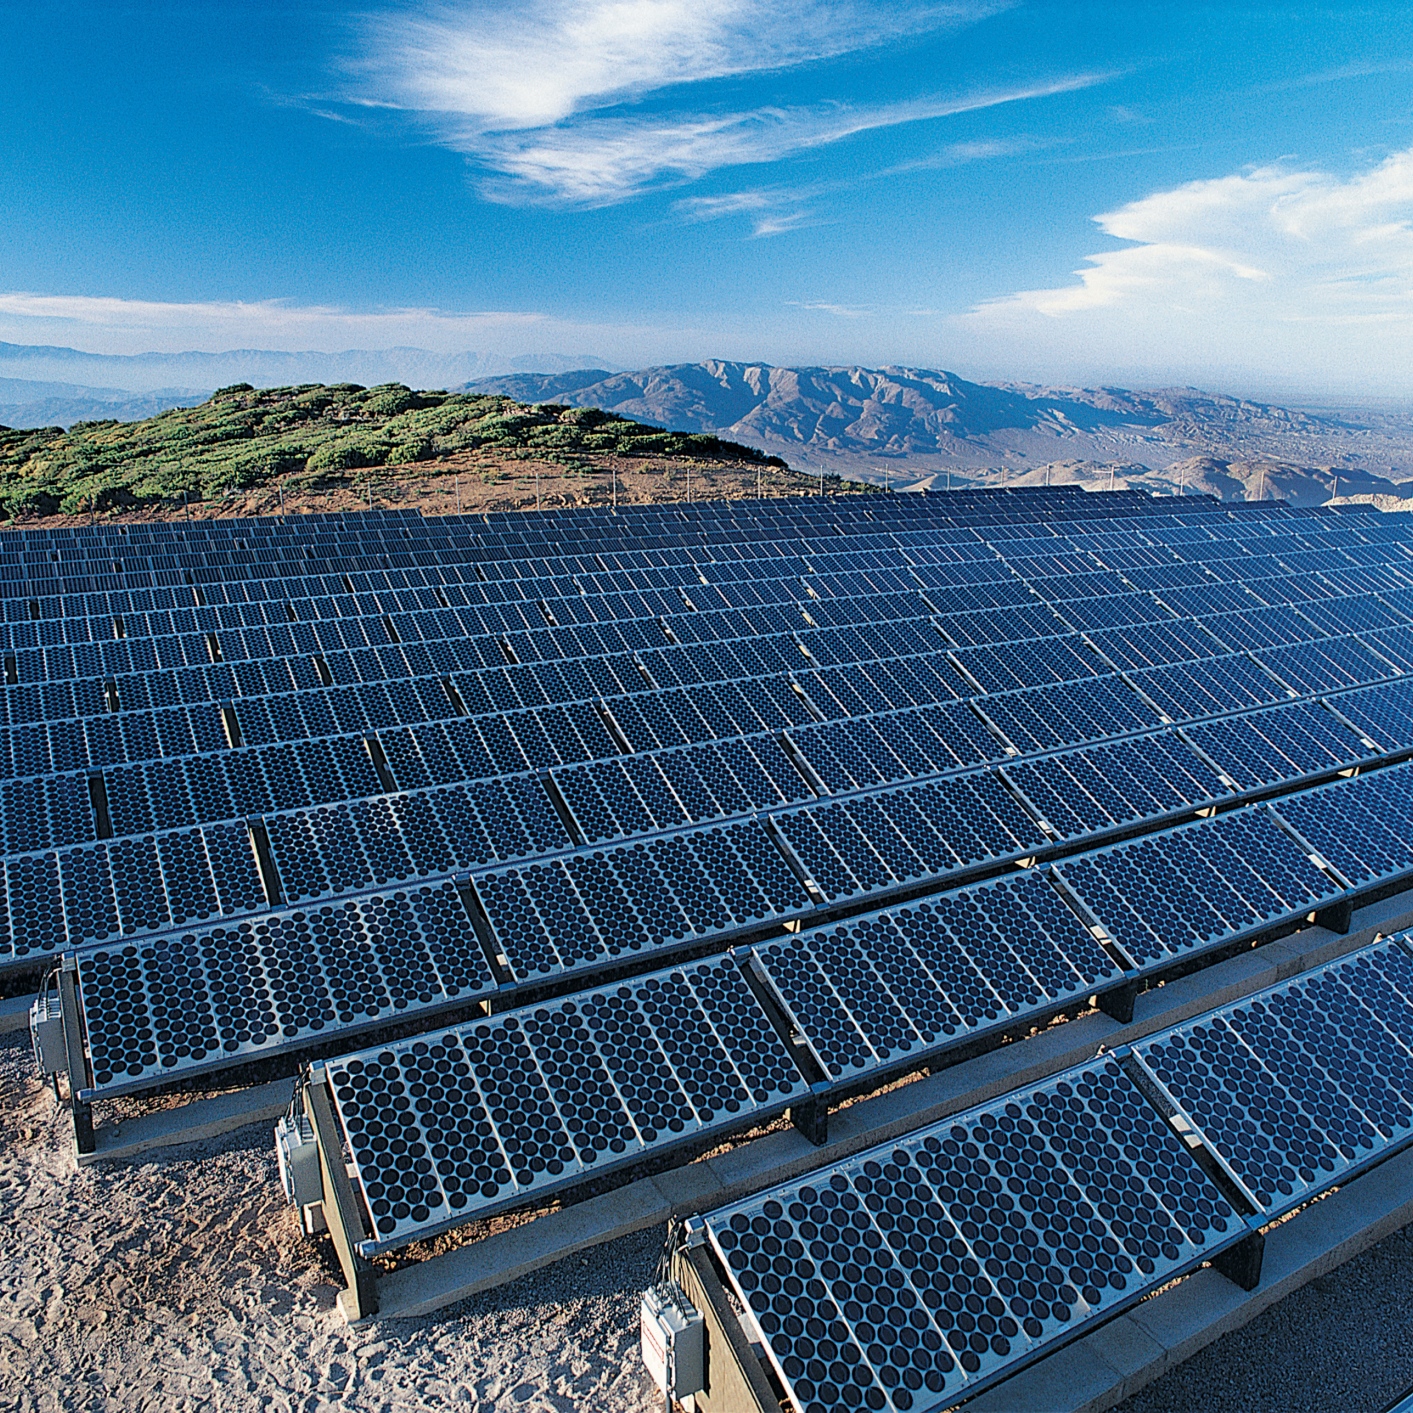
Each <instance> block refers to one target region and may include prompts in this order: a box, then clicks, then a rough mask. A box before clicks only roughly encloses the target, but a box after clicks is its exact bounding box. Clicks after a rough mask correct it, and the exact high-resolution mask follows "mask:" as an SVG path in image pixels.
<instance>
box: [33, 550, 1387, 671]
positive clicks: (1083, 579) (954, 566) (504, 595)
mask: <svg viewBox="0 0 1413 1413" xmlns="http://www.w3.org/2000/svg"><path fill="white" fill-rule="evenodd" d="M890 538H892V539H904V538H907V537H899V536H892V537H890ZM1291 542H1293V543H1294V544H1296V545H1298V546H1301V547H1304V546H1308V545H1310V544H1312V543H1316V541H1313V540H1312V539H1311V538H1310V537H1308V536H1296V537H1291V540H1289V541H1285V540H1283V541H1281V542H1279V543H1281V544H1283V545H1284V544H1287V543H1291ZM852 543H853V541H852V540H850V539H847V538H844V539H841V540H839V541H837V542H836V545H835V547H834V548H832V549H831V550H830V551H829V552H828V553H827V554H825V555H821V556H819V557H818V558H817V559H812V560H801V559H799V558H797V557H791V558H788V559H776V560H773V561H772V560H759V561H749V562H740V561H737V562H734V563H732V564H729V565H728V566H726V572H724V573H723V572H722V566H719V565H716V564H713V563H711V562H707V563H705V564H702V563H698V562H694V561H692V560H691V559H690V558H688V557H686V556H685V555H684V556H682V558H683V559H684V561H685V562H684V563H683V564H682V566H681V571H682V578H680V579H677V580H676V581H675V582H672V581H669V582H668V583H667V584H663V585H661V586H660V588H663V589H671V590H674V591H676V592H675V593H673V594H668V595H662V594H659V595H658V598H657V599H656V600H655V601H654V603H655V607H653V608H652V609H647V610H645V608H644V607H643V606H642V605H641V598H642V595H643V594H644V593H645V592H652V591H650V590H644V589H643V588H641V587H639V588H636V589H634V590H633V593H634V594H636V596H637V598H638V600H639V606H638V607H637V608H636V609H635V608H633V607H632V605H631V603H629V604H625V605H621V606H618V607H617V608H615V607H614V605H613V600H614V598H615V597H622V591H621V590H604V589H603V588H601V587H600V586H599V585H598V584H596V583H595V582H594V578H595V577H597V578H602V577H604V576H603V575H598V576H590V575H585V574H584V570H585V568H586V566H585V565H582V564H579V563H577V562H575V563H572V564H569V565H566V567H565V570H566V572H562V573H560V574H558V575H555V576H552V577H544V578H536V579H534V580H531V581H529V582H528V583H527V582H526V581H524V580H519V579H517V580H505V581H500V582H498V583H482V582H479V581H476V582H471V583H452V584H447V585H442V586H438V588H437V590H436V591H431V590H428V591H424V592H423V593H422V594H421V595H420V601H414V602H413V603H411V604H408V605H407V607H408V608H409V609H412V608H436V607H457V606H463V607H464V606H469V607H472V608H475V607H476V606H478V605H479V606H484V607H485V608H486V609H489V608H491V607H494V606H497V605H498V604H504V605H507V606H508V607H507V608H504V609H502V612H503V613H504V612H507V611H509V609H511V608H513V607H514V606H515V605H517V604H521V605H527V611H528V612H529V613H530V614H531V617H530V618H529V619H528V620H526V619H524V618H523V617H522V618H519V619H517V618H515V617H510V618H506V617H501V618H500V619H499V620H498V621H495V622H493V623H492V624H491V625H490V626H491V627H492V628H494V629H515V628H520V627H524V626H526V623H527V622H528V623H529V624H530V625H531V626H543V622H544V605H545V604H557V605H559V607H560V609H561V611H562V612H563V613H567V614H569V615H570V616H571V617H572V616H574V613H575V611H576V608H577V609H582V608H583V607H585V605H584V603H583V602H582V601H583V600H585V599H588V600H589V604H588V605H587V606H588V607H590V608H596V607H604V608H605V612H606V614H607V616H611V617H624V616H643V614H644V612H645V611H649V612H668V613H680V612H682V611H684V609H685V604H684V603H683V602H682V600H681V591H683V590H687V589H689V588H694V589H695V590H696V592H697V594H698V596H699V597H700V596H701V592H702V590H703V589H704V588H706V589H709V588H713V587H714V588H716V589H718V590H720V589H721V588H723V587H724V586H727V585H731V584H737V583H740V582H741V581H742V580H743V579H747V578H749V579H750V580H752V581H754V582H755V585H760V584H767V585H769V586H770V587H771V589H772V599H773V600H775V601H786V600H792V599H795V598H798V597H801V596H802V593H801V591H802V590H804V589H805V588H806V587H807V586H808V587H813V588H815V590H816V592H818V585H819V584H827V582H828V576H829V575H830V573H831V572H833V571H835V570H840V569H844V568H845V567H846V566H847V565H849V564H850V563H855V562H857V560H858V558H859V555H858V552H857V551H856V550H853V549H847V548H845V547H846V546H850V545H852ZM890 548H892V549H893V550H894V552H895V554H896V553H897V551H898V549H899V546H892V547H890ZM1401 550H1402V547H1401V546H1398V545H1380V546H1368V547H1366V557H1368V558H1369V559H1370V560H1371V562H1381V561H1383V560H1386V559H1388V558H1389V557H1390V556H1392V557H1393V558H1394V559H1395V560H1397V559H1398V558H1399V556H1400V552H1401ZM968 553H969V555H971V556H972V557H970V558H968V559H966V560H965V561H964V562H961V563H955V562H953V563H948V564H945V565H942V566H933V567H934V568H938V567H941V568H947V569H950V570H953V571H955V572H954V574H953V576H952V579H953V580H955V581H958V582H960V581H963V580H972V581H976V582H982V581H986V580H1001V579H1006V578H1008V577H1010V576H1011V574H1012V573H1013V572H1014V573H1016V574H1019V575H1021V576H1022V577H1024V578H1027V579H1037V581H1038V587H1039V589H1040V591H1041V592H1042V593H1043V595H1044V597H1046V598H1049V599H1056V598H1066V597H1068V598H1075V597H1085V596H1094V595H1095V594H1097V593H1101V592H1105V591H1107V590H1109V589H1112V588H1115V587H1121V586H1118V584H1117V581H1116V580H1115V579H1114V577H1113V573H1112V568H1117V567H1121V565H1118V564H1116V565H1114V566H1112V567H1111V569H1110V570H1108V571H1106V570H1105V569H1104V568H1103V564H1104V562H1106V561H1109V560H1112V559H1132V558H1133V557H1134V555H1133V552H1132V551H1130V552H1129V553H1128V554H1126V555H1123V556H1118V555H1116V554H1114V553H1113V552H1104V554H1103V555H1102V557H1100V556H1094V555H1087V556H1085V557H1084V558H1083V560H1082V562H1081V564H1080V565H1079V568H1081V569H1082V570H1083V571H1084V572H1078V573H1073V572H1065V573H1062V572H1059V571H1060V570H1062V569H1067V568H1069V567H1070V566H1069V565H1068V564H1067V563H1066V564H1058V563H1057V561H1056V560H1054V559H1053V558H1044V559H1036V558H1033V557H1032V558H1025V559H1013V560H1010V561H1009V562H1008V561H1006V560H1005V559H1002V558H997V557H996V551H995V549H994V547H988V546H984V545H977V546H976V547H975V548H974V550H970V551H968ZM1176 553H1177V552H1176V551H1172V552H1169V561H1170V562H1168V563H1165V564H1159V565H1157V566H1151V565H1150V566H1146V568H1147V570H1148V572H1146V573H1145V572H1144V569H1145V566H1139V567H1137V568H1134V569H1133V573H1134V575H1136V576H1137V579H1136V580H1135V582H1136V583H1137V586H1138V587H1145V588H1146V587H1154V588H1157V587H1169V588H1180V587H1182V586H1183V584H1184V583H1192V582H1196V583H1201V582H1204V581H1206V582H1208V583H1209V584H1210V583H1212V582H1215V580H1214V579H1213V578H1212V573H1211V572H1209V571H1207V570H1205V569H1203V570H1199V571H1198V573H1197V576H1196V578H1195V579H1194V578H1193V577H1192V576H1191V575H1187V576H1184V575H1181V574H1175V573H1174V571H1175V570H1180V569H1181V568H1182V567H1183V566H1182V565H1181V564H1180V563H1179V562H1178V561H1177V560H1176V558H1174V557H1173V556H1175V555H1176ZM1204 553H1205V551H1204ZM903 554H904V556H905V557H906V558H908V559H913V558H915V559H917V560H919V561H921V562H922V563H921V565H919V566H917V567H926V560H927V558H929V556H927V555H926V554H925V553H924V552H922V551H919V550H918V549H917V548H916V547H914V548H913V550H911V551H908V550H907V549H906V548H904V549H903ZM1353 555H1354V551H1353V550H1338V551H1336V550H1326V551H1321V552H1319V553H1318V554H1316V555H1315V556H1314V558H1315V559H1317V560H1319V561H1320V563H1319V564H1318V566H1317V565H1315V564H1309V565H1302V566H1301V572H1305V571H1307V570H1308V571H1311V572H1313V570H1314V568H1316V567H1321V568H1327V569H1331V570H1339V569H1344V570H1347V569H1350V568H1353V567H1358V566H1357V564H1356V562H1355V560H1354V559H1353V558H1352V556H1353ZM955 556H956V552H955V551H949V554H948V556H947V557H948V559H949V560H955ZM1291 557H1292V558H1293V557H1294V556H1291ZM1306 557H1307V558H1309V557H1310V555H1309V552H1308V551H1306ZM587 567H589V568H593V567H594V565H593V562H592V561H591V562H590V564H589V566H587ZM1190 567H1193V568H1195V566H1190ZM1232 567H1233V566H1232V563H1231V561H1226V562H1225V574H1226V576H1227V577H1230V575H1231V572H1232ZM704 571H710V572H704ZM767 571H770V572H767ZM962 571H965V572H964V573H963V572H962ZM915 572H916V570H915ZM1284 572H1287V571H1286V569H1285V566H1284V564H1283V563H1282V561H1279V560H1276V559H1275V558H1273V557H1271V556H1267V557H1265V558H1262V559H1259V560H1250V561H1249V567H1248V568H1247V569H1246V570H1245V571H1244V572H1243V577H1244V578H1245V579H1252V580H1259V579H1261V578H1270V577H1273V576H1278V575H1280V574H1282V573H1284ZM659 573H660V574H665V573H666V571H659ZM581 576H583V577H581ZM1144 579H1147V580H1151V581H1153V582H1152V583H1144V582H1142V581H1143V580H1144ZM704 580H705V581H706V582H705V583H703V581H704ZM266 582H267V585H268V587H269V589H270V591H271V593H272V594H273V595H274V598H273V599H266V600H263V602H267V603H268V602H278V603H279V604H281V605H284V606H285V607H284V609H283V611H282V613H281V621H283V622H287V621H288V619H289V617H290V616H291V615H293V616H295V617H296V618H297V619H298V620H310V619H316V618H327V617H330V616H333V615H335V614H341V615H347V614H349V613H354V612H358V611H360V608H359V605H358V604H357V603H356V598H357V594H356V592H355V590H354V589H353V588H351V587H350V585H351V584H352V581H351V580H348V579H343V580H341V581H339V582H338V583H337V584H335V585H332V586H327V587H326V586H324V585H323V584H320V585H318V586H316V588H315V592H314V593H313V594H312V595H311V594H309V593H308V592H307V589H308V581H307V580H296V581H294V582H293V583H291V581H290V580H288V579H284V580H272V581H266ZM934 582H937V583H946V582H948V579H946V578H945V577H944V578H935V580H934ZM917 585H918V580H917V579H916V578H913V579H911V580H910V581H908V580H904V581H903V582H899V581H898V580H896V579H895V580H894V586H895V587H896V588H905V589H908V590H915V589H916V588H917ZM448 591H450V592H448ZM376 592H377V593H378V594H379V595H381V596H382V597H383V598H384V599H387V597H388V596H389V595H392V594H394V593H395V592H396V591H394V590H392V589H389V588H388V587H386V586H381V587H380V588H379V589H378V590H377V591H376ZM402 592H403V593H404V594H412V593H414V592H415V591H413V590H404V591H402ZM365 597H366V595H365ZM576 601H578V602H577V603H576ZM600 601H602V602H600ZM710 604H711V596H710V594H708V595H707V599H706V606H710ZM38 606H39V605H36V607H38ZM401 606H402V605H400V604H399V603H398V602H397V601H396V600H395V599H388V601H387V602H385V603H383V604H382V605H381V611H383V612H387V611H390V609H397V608H400V607H401ZM223 607H229V606H227V605H219V604H212V605H208V606H206V607H204V608H203V607H202V606H200V605H199V604H198V605H194V604H193V603H192V601H191V598H190V597H189V596H188V597H187V598H186V599H185V600H183V601H182V602H180V603H178V604H173V605H171V606H170V608H169V610H168V612H170V613H173V614H175V615H177V616H176V617H175V618H172V619H170V620H167V619H166V618H165V617H164V619H163V620H162V621H159V622H157V623H155V624H145V623H144V621H143V618H142V613H143V612H144V611H146V610H148V609H150V611H153V612H155V611H156V609H155V608H154V607H152V606H151V605H150V604H149V605H146V606H145V608H144V606H143V605H141V604H137V603H132V602H129V603H127V604H114V603H112V602H111V601H105V603H104V604H103V605H102V606H101V607H98V608H96V610H95V615H94V619H93V622H92V623H88V624H87V626H85V623H86V622H87V621H86V620H82V619H80V618H77V617H73V618H72V622H70V620H69V619H57V618H54V619H41V620H39V621H34V622H26V623H17V624H11V625H7V626H6V633H7V636H8V637H9V638H10V639H11V640H12V641H14V642H18V641H19V640H20V639H24V638H28V639H40V640H44V639H43V638H42V635H44V634H48V633H51V632H52V631H53V630H57V629H58V628H59V626H60V625H61V624H64V625H65V628H66V631H68V632H70V633H74V634H76V635H77V638H76V640H77V641H88V640H90V639H94V640H99V641H101V640H105V639H111V638H113V637H114V635H115V634H117V633H118V632H119V625H118V624H117V623H116V622H115V621H114V619H115V617H116V616H117V615H119V614H123V615H125V616H124V617H123V619H122V631H123V632H124V633H127V632H129V631H131V633H132V635H133V636H141V635H142V633H143V631H144V628H147V629H149V630H152V631H160V630H161V628H162V626H163V622H167V621H170V623H171V625H172V627H173V628H174V629H175V630H178V631H180V630H182V629H183V628H185V630H186V631H210V630H211V629H213V628H215V627H217V626H218V620H219V619H220V618H221V617H222V615H220V614H219V613H218V612H217V610H218V609H220V608H223ZM371 608H372V606H371V605H366V604H365V605H363V606H362V609H361V611H363V612H369V611H371ZM71 617H72V615H71ZM129 619H131V620H132V622H131V628H129ZM375 641H382V638H381V637H378V638H376V639H375ZM20 646H29V643H20Z"/></svg>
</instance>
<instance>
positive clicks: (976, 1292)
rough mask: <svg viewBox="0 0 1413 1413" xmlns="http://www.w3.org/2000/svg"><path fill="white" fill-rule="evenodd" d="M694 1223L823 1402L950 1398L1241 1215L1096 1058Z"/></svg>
mask: <svg viewBox="0 0 1413 1413" xmlns="http://www.w3.org/2000/svg"><path fill="white" fill-rule="evenodd" d="M1130 1213H1136V1214H1139V1215H1137V1216H1130V1215H1129V1214H1130ZM1121 1214H1122V1215H1121ZM707 1230H708V1233H709V1235H710V1237H711V1240H712V1242H713V1244H714V1245H715V1247H716V1250H717V1252H718V1254H719V1255H720V1257H721V1259H722V1261H723V1263H724V1265H725V1268H726V1270H727V1271H728V1273H729V1276H730V1280H731V1283H732V1285H733V1286H734V1287H735V1289H736V1292H737V1294H738V1296H739V1298H740V1299H741V1302H742V1304H743V1306H744V1308H745V1309H746V1311H747V1312H748V1321H749V1323H750V1324H751V1325H752V1326H753V1327H754V1328H755V1329H756V1330H758V1331H759V1333H760V1335H761V1337H762V1342H763V1345H764V1348H765V1350H766V1353H767V1356H768V1358H769V1359H770V1362H771V1364H772V1365H773V1366H774V1368H775V1371H776V1373H777V1374H778V1375H779V1377H780V1378H781V1380H782V1382H783V1383H784V1386H785V1388H786V1389H787V1390H788V1392H789V1395H790V1398H791V1401H792V1403H793V1405H794V1406H795V1407H797V1408H799V1409H801V1410H802V1411H803V1413H826V1410H830V1411H831V1413H832V1410H834V1409H838V1408H844V1407H861V1408H873V1407H876V1408H887V1407H892V1408H897V1409H905V1410H906V1409H915V1408H916V1409H924V1408H934V1409H936V1408H943V1407H946V1406H949V1405H951V1404H953V1403H955V1402H956V1401H957V1400H958V1399H959V1398H964V1397H966V1395H967V1393H968V1392H969V1391H970V1390H971V1389H973V1388H979V1387H981V1386H982V1384H983V1383H984V1382H986V1381H988V1380H989V1379H991V1378H992V1377H994V1376H995V1375H997V1374H999V1373H1001V1372H1003V1371H1005V1370H1006V1369H1007V1368H1008V1367H1009V1366H1011V1365H1012V1364H1015V1363H1018V1362H1020V1361H1021V1360H1022V1359H1023V1358H1025V1357H1026V1356H1028V1355H1029V1354H1030V1353H1031V1351H1032V1350H1034V1349H1035V1348H1036V1347H1037V1346H1039V1345H1043V1344H1044V1343H1045V1342H1047V1341H1050V1340H1054V1339H1056V1338H1058V1337H1060V1336H1061V1335H1063V1334H1065V1333H1067V1332H1068V1331H1069V1329H1071V1328H1072V1327H1073V1326H1074V1325H1076V1324H1078V1323H1081V1322H1083V1321H1086V1320H1090V1319H1095V1318H1098V1317H1102V1316H1103V1314H1105V1313H1106V1312H1107V1311H1108V1310H1109V1309H1111V1308H1113V1307H1115V1306H1117V1305H1119V1304H1120V1303H1122V1302H1125V1301H1127V1300H1131V1299H1133V1298H1134V1295H1135V1293H1136V1292H1138V1291H1141V1290H1142V1289H1144V1288H1145V1287H1146V1286H1148V1285H1150V1284H1156V1283H1157V1282H1159V1281H1161V1280H1162V1279H1163V1277H1164V1276H1165V1275H1166V1274H1167V1273H1168V1272H1170V1271H1176V1270H1179V1269H1181V1268H1183V1267H1185V1266H1188V1265H1191V1264H1192V1263H1194V1262H1195V1261H1196V1260H1198V1259H1200V1257H1201V1255H1202V1253H1203V1249H1204V1247H1206V1246H1208V1245H1209V1244H1215V1242H1217V1241H1219V1240H1221V1239H1222V1238H1223V1237H1226V1236H1228V1234H1230V1233H1233V1232H1235V1231H1238V1230H1241V1228H1240V1226H1239V1223H1238V1222H1237V1219H1236V1218H1235V1216H1234V1214H1233V1213H1232V1211H1231V1209H1230V1207H1229V1206H1228V1205H1227V1204H1226V1202H1225V1200H1224V1199H1223V1198H1222V1195H1221V1193H1220V1191H1219V1190H1218V1189H1217V1188H1216V1187H1215V1186H1214V1185H1213V1183H1212V1182H1211V1180H1210V1179H1209V1178H1207V1177H1206V1175H1205V1174H1204V1173H1203V1172H1202V1170H1201V1169H1200V1168H1199V1167H1198V1165H1197V1163H1196V1162H1195V1160H1194V1159H1193V1158H1192V1157H1191V1156H1189V1155H1188V1154H1187V1152H1186V1151H1185V1149H1184V1148H1183V1145H1182V1144H1181V1143H1180V1142H1179V1140H1178V1139H1177V1137H1176V1135H1175V1134H1173V1133H1172V1131H1171V1130H1170V1129H1168V1128H1166V1127H1165V1126H1164V1125H1163V1124H1162V1123H1161V1122H1160V1121H1159V1120H1158V1118H1157V1116H1156V1115H1155V1114H1154V1113H1153V1111H1152V1110H1151V1108H1149V1107H1148V1106H1147V1104H1146V1103H1145V1101H1144V1100H1143V1099H1142V1097H1141V1096H1140V1095H1139V1093H1138V1091H1137V1090H1136V1088H1135V1087H1134V1086H1133V1084H1132V1082H1131V1081H1129V1080H1128V1079H1127V1077H1126V1076H1125V1075H1124V1074H1123V1073H1122V1071H1121V1070H1120V1069H1119V1068H1118V1066H1117V1065H1115V1064H1114V1062H1113V1061H1099V1062H1096V1063H1094V1064H1093V1065H1091V1066H1088V1067H1086V1068H1084V1069H1082V1070H1078V1071H1073V1072H1070V1073H1068V1074H1066V1075H1065V1076H1064V1077H1063V1078H1062V1079H1060V1080H1059V1081H1051V1082H1049V1083H1047V1084H1045V1085H1040V1086H1035V1087H1033V1088H1029V1089H1026V1090H1022V1091H1020V1092H1018V1093H1017V1094H1015V1095H1014V1096H1012V1097H1011V1098H1010V1099H1009V1100H1008V1101H1004V1102H998V1103H996V1104H994V1105H991V1106H987V1107H985V1108H983V1109H977V1110H970V1111H968V1112H967V1113H965V1114H960V1115H957V1116H955V1117H954V1118H952V1119H948V1120H945V1121H944V1122H942V1123H940V1124H934V1125H932V1126H931V1127H930V1128H928V1129H926V1130H924V1131H923V1132H922V1133H919V1134H915V1135H910V1136H909V1137H908V1138H906V1139H903V1140H900V1141H899V1142H898V1143H896V1144H891V1145H887V1146H885V1147H883V1148H879V1149H875V1150H870V1151H869V1152H867V1153H864V1154H861V1155H859V1156H858V1157H856V1158H851V1159H849V1160H847V1161H846V1162H845V1163H842V1164H837V1165H835V1166H834V1168H833V1169H832V1170H829V1171H826V1172H824V1173H821V1174H817V1175H811V1176H809V1177H808V1178H806V1179H802V1180H796V1181H794V1182H791V1183H789V1184H786V1185H783V1186H781V1187H778V1188H775V1189H772V1190H771V1191H770V1192H768V1193H766V1194H763V1195H762V1196H760V1197H756V1198H751V1199H748V1200H747V1201H745V1202H741V1203H738V1204H736V1205H735V1206H732V1207H727V1208H722V1209H720V1210H718V1211H716V1212H713V1213H711V1214H710V1216H709V1217H708V1219H707Z"/></svg>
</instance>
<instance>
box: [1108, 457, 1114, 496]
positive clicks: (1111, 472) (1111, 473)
mask: <svg viewBox="0 0 1413 1413" xmlns="http://www.w3.org/2000/svg"><path fill="white" fill-rule="evenodd" d="M1109 489H1110V490H1111V491H1112V490H1113V489H1114V463H1113V462H1112V461H1111V462H1110V463H1109Z"/></svg>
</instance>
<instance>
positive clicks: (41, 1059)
mask: <svg viewBox="0 0 1413 1413" xmlns="http://www.w3.org/2000/svg"><path fill="white" fill-rule="evenodd" d="M29 1038H30V1043H31V1044H32V1045H33V1046H34V1058H35V1061H36V1062H37V1063H38V1065H39V1072H40V1074H42V1075H44V1077H45V1078H46V1079H47V1078H48V1077H49V1076H50V1075H51V1074H62V1073H64V1072H66V1071H67V1070H68V1068H69V1054H68V1050H67V1049H66V1048H65V1045H64V1017H63V1015H62V1014H61V1013H60V1011H59V998H58V996H57V995H55V994H54V992H52V991H41V992H40V993H39V995H38V996H36V997H35V999H34V1002H33V1003H32V1004H31V1006H30V1008H29Z"/></svg>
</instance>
